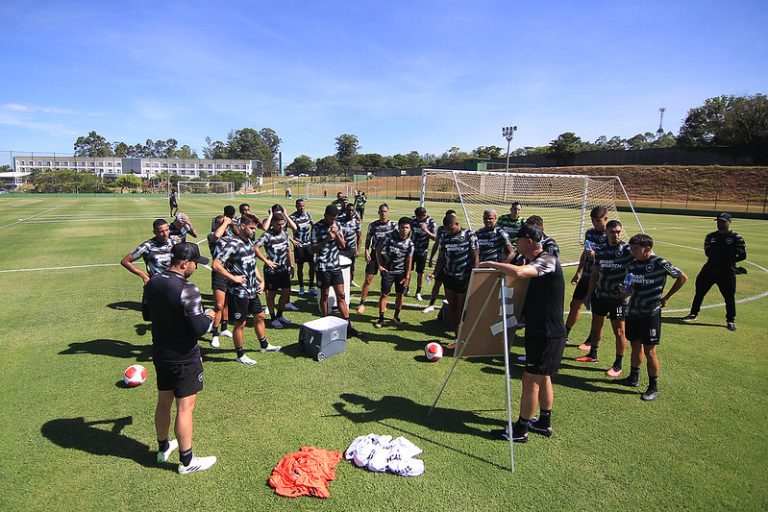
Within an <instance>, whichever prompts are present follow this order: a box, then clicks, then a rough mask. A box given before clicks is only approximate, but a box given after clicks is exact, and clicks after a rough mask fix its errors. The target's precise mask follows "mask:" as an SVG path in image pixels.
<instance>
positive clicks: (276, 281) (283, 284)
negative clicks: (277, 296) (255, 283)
mask: <svg viewBox="0 0 768 512" xmlns="http://www.w3.org/2000/svg"><path fill="white" fill-rule="evenodd" d="M290 287H291V273H290V272H277V273H275V274H267V273H266V272H264V289H265V290H269V291H273V292H274V291H277V290H284V289H286V288H290Z"/></svg>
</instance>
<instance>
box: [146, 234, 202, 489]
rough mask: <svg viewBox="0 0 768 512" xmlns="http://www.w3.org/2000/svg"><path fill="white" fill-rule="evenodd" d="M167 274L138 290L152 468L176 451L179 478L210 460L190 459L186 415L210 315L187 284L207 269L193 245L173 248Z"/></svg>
mask: <svg viewBox="0 0 768 512" xmlns="http://www.w3.org/2000/svg"><path fill="white" fill-rule="evenodd" d="M171 255H172V256H171V265H170V267H169V268H168V270H165V271H163V272H162V273H160V274H157V275H155V276H153V277H152V278H151V279H150V280H149V282H148V283H147V284H146V286H145V287H144V293H145V297H146V301H147V307H148V311H149V316H150V319H151V321H152V361H153V363H154V365H155V373H156V374H157V389H158V396H157V407H156V408H155V430H156V432H157V439H158V441H157V442H158V453H157V462H158V463H162V462H166V461H167V460H168V457H169V456H170V455H171V453H172V452H173V451H174V450H175V449H176V448H177V447H178V448H179V459H180V463H179V473H180V474H182V475H184V474H187V473H192V472H195V471H203V470H205V469H208V468H210V467H211V466H213V465H214V464H215V463H216V457H213V456H210V457H195V456H194V455H193V453H192V413H193V412H194V410H195V403H196V402H197V394H198V393H199V392H200V391H202V389H203V363H202V360H201V359H200V347H199V346H198V344H197V340H198V338H200V336H201V335H202V334H203V333H206V332H208V331H209V330H210V328H211V325H212V324H213V316H214V313H213V311H211V310H208V311H206V312H205V313H204V312H203V307H202V299H201V297H200V291H199V290H198V289H197V286H195V285H194V284H192V283H190V282H189V281H187V278H188V277H190V276H191V275H192V274H193V273H194V271H195V270H196V269H197V264H198V263H202V264H206V263H208V259H207V258H204V257H203V256H201V255H200V249H198V247H197V245H195V244H190V243H186V242H182V243H180V244H177V245H175V246H174V247H173V250H172V252H171ZM174 397H175V399H176V425H175V428H174V430H175V432H176V439H175V440H173V441H169V440H168V430H169V429H170V426H171V405H172V404H173V401H174Z"/></svg>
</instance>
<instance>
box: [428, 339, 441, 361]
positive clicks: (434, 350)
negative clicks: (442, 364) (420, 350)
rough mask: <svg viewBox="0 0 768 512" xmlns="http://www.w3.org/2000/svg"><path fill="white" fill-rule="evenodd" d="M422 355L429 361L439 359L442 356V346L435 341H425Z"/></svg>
mask: <svg viewBox="0 0 768 512" xmlns="http://www.w3.org/2000/svg"><path fill="white" fill-rule="evenodd" d="M424 355H425V356H427V359H428V360H429V361H432V362H435V361H439V360H441V359H442V358H443V346H442V345H441V344H439V343H438V342H436V341H433V342H431V343H427V346H426V347H424Z"/></svg>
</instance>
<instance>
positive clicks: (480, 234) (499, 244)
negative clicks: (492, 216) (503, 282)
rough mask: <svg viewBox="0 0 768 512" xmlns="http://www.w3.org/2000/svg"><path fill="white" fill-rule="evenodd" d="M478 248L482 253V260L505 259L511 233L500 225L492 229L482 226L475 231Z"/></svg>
mask: <svg viewBox="0 0 768 512" xmlns="http://www.w3.org/2000/svg"><path fill="white" fill-rule="evenodd" d="M475 236H476V237H477V248H478V251H479V253H480V261H504V259H505V258H506V257H507V245H510V244H511V243H512V242H510V241H509V235H508V234H507V232H506V231H504V230H503V229H501V228H500V227H498V226H495V227H493V228H491V229H488V228H485V227H483V228H480V229H478V230H477V231H475Z"/></svg>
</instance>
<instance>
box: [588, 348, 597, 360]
mask: <svg viewBox="0 0 768 512" xmlns="http://www.w3.org/2000/svg"><path fill="white" fill-rule="evenodd" d="M587 356H589V357H591V358H592V359H597V347H595V346H592V347H591V348H590V349H589V354H587Z"/></svg>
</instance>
